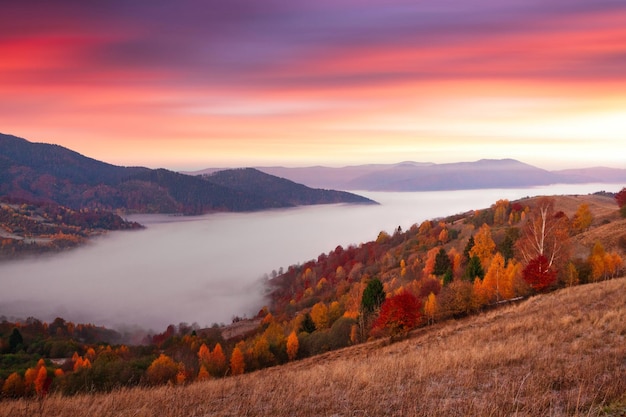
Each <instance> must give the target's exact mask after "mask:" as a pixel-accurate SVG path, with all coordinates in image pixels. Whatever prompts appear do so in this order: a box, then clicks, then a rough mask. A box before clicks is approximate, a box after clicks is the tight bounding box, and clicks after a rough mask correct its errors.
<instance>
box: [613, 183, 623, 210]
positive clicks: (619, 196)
mask: <svg viewBox="0 0 626 417" xmlns="http://www.w3.org/2000/svg"><path fill="white" fill-rule="evenodd" d="M615 201H616V202H617V205H618V207H619V208H622V207H624V206H626V187H624V188H622V189H621V190H620V192H619V193H617V194H615Z"/></svg>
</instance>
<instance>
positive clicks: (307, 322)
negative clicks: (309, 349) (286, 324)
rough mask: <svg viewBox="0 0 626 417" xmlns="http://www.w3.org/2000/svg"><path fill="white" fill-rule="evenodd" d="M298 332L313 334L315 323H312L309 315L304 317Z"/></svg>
mask: <svg viewBox="0 0 626 417" xmlns="http://www.w3.org/2000/svg"><path fill="white" fill-rule="evenodd" d="M300 331H303V332H306V333H313V332H314V331H315V322H313V319H312V318H311V315H310V314H309V313H306V314H305V315H304V320H302V324H301V325H300Z"/></svg>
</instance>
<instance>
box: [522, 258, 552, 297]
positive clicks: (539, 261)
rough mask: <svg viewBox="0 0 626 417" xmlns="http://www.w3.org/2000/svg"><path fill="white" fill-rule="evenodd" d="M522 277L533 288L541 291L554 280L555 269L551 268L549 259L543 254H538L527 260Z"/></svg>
mask: <svg viewBox="0 0 626 417" xmlns="http://www.w3.org/2000/svg"><path fill="white" fill-rule="evenodd" d="M523 277H524V281H526V282H527V283H528V285H530V287H531V288H532V289H533V290H535V291H537V292H543V291H546V290H547V289H549V288H550V286H552V284H554V282H555V281H556V271H555V270H554V269H552V267H551V266H550V261H549V260H548V259H547V258H546V257H545V256H543V255H539V256H537V257H536V258H534V259H531V260H530V262H528V265H526V267H525V268H524V271H523Z"/></svg>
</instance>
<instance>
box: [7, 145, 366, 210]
mask: <svg viewBox="0 0 626 417" xmlns="http://www.w3.org/2000/svg"><path fill="white" fill-rule="evenodd" d="M240 171H241V170H233V171H232V172H230V173H229V171H228V170H227V171H225V172H223V173H220V175H217V176H204V177H199V176H191V175H184V174H181V173H177V172H172V171H168V170H165V169H156V170H153V169H149V168H143V167H120V166H116V165H111V164H108V163H105V162H101V161H97V160H95V159H92V158H88V157H85V156H83V155H81V154H79V153H77V152H74V151H72V150H69V149H67V148H63V147H61V146H58V145H50V144H43V143H32V142H29V141H27V140H25V139H22V138H18V137H15V136H11V135H5V134H0V196H3V197H7V198H11V199H14V200H15V199H17V200H20V199H21V200H26V201H39V202H50V203H56V204H61V205H63V206H67V207H70V208H74V209H78V208H99V209H109V210H110V209H126V210H132V211H138V212H162V213H166V212H183V213H187V214H200V213H205V212H211V211H255V210H264V209H270V208H283V207H293V206H297V205H304V204H326V203H342V202H343V203H374V202H373V201H371V200H369V199H366V198H364V197H360V196H357V195H354V194H350V193H346V192H337V191H329V190H315V189H311V188H308V187H305V186H303V185H300V184H296V183H293V182H291V181H288V180H284V179H281V178H277V177H274V176H271V175H268V174H263V173H261V172H259V171H256V170H243V172H240ZM229 178H230V179H229ZM248 181H249V183H248Z"/></svg>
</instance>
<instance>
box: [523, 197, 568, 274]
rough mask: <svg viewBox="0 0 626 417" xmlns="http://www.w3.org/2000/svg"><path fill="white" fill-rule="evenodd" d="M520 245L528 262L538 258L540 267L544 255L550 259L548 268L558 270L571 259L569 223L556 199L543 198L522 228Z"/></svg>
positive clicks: (546, 258) (547, 259)
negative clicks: (558, 210)
mask: <svg viewBox="0 0 626 417" xmlns="http://www.w3.org/2000/svg"><path fill="white" fill-rule="evenodd" d="M517 248H518V250H519V252H520V254H521V256H522V258H523V260H524V262H525V263H526V264H529V263H530V262H531V261H534V262H535V267H536V266H537V265H538V260H539V259H540V258H541V257H543V258H544V259H545V260H546V261H547V268H544V269H545V271H547V270H550V271H556V270H557V268H558V267H559V264H560V263H562V262H564V261H565V260H566V259H567V255H568V251H569V230H568V222H567V218H566V217H565V216H563V215H559V213H555V211H554V199H551V198H547V197H544V198H542V199H540V200H539V202H538V203H537V206H536V207H535V208H534V209H533V210H532V211H531V212H530V215H529V216H528V219H527V221H526V223H525V225H524V227H523V229H522V234H521V237H520V239H519V240H518V241H517ZM541 263H543V260H542V261H541ZM537 271H538V270H537Z"/></svg>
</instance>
